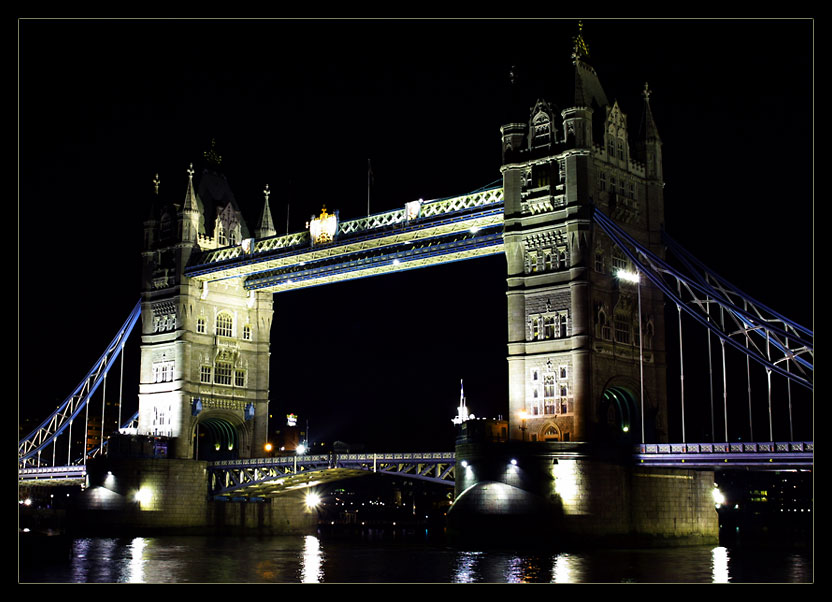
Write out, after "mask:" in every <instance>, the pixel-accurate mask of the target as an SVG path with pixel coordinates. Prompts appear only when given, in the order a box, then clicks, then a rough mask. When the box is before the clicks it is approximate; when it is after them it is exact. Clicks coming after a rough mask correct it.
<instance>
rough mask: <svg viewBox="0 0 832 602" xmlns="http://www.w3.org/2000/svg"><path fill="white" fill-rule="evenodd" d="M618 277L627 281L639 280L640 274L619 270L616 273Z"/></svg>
mask: <svg viewBox="0 0 832 602" xmlns="http://www.w3.org/2000/svg"><path fill="white" fill-rule="evenodd" d="M615 276H616V278H618V279H619V280H626V281H627V282H636V283H637V282H638V281H639V274H638V272H628V271H627V270H618V271H617V272H616V273H615Z"/></svg>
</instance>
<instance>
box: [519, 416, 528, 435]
mask: <svg viewBox="0 0 832 602" xmlns="http://www.w3.org/2000/svg"><path fill="white" fill-rule="evenodd" d="M528 417H529V413H528V412H527V411H526V410H522V411H521V412H520V431H521V432H522V433H523V441H525V440H526V418H528Z"/></svg>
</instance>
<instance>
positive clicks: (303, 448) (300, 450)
mask: <svg viewBox="0 0 832 602" xmlns="http://www.w3.org/2000/svg"><path fill="white" fill-rule="evenodd" d="M295 453H296V454H305V453H306V446H305V445H304V444H303V443H301V444H300V445H298V446H297V448H296V449H295Z"/></svg>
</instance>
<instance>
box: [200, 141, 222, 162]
mask: <svg viewBox="0 0 832 602" xmlns="http://www.w3.org/2000/svg"><path fill="white" fill-rule="evenodd" d="M216 145H217V141H216V139H214V138H211V148H210V149H209V150H207V151H205V152H204V153H202V156H203V157H205V160H206V161H207V162H208V165H210V166H211V167H219V166H220V163H222V157H221V156H219V155H218V154H217V150H216V148H215V147H216Z"/></svg>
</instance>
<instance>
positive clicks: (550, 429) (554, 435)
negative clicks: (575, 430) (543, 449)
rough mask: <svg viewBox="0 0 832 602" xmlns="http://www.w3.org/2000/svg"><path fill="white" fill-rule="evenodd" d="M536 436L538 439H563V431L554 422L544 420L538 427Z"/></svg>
mask: <svg viewBox="0 0 832 602" xmlns="http://www.w3.org/2000/svg"><path fill="white" fill-rule="evenodd" d="M537 438H538V440H539V441H563V431H561V429H560V428H559V427H558V425H557V423H555V422H551V421H549V422H546V423H545V424H544V425H543V427H542V428H541V429H540V431H539V433H538V435H537Z"/></svg>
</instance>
